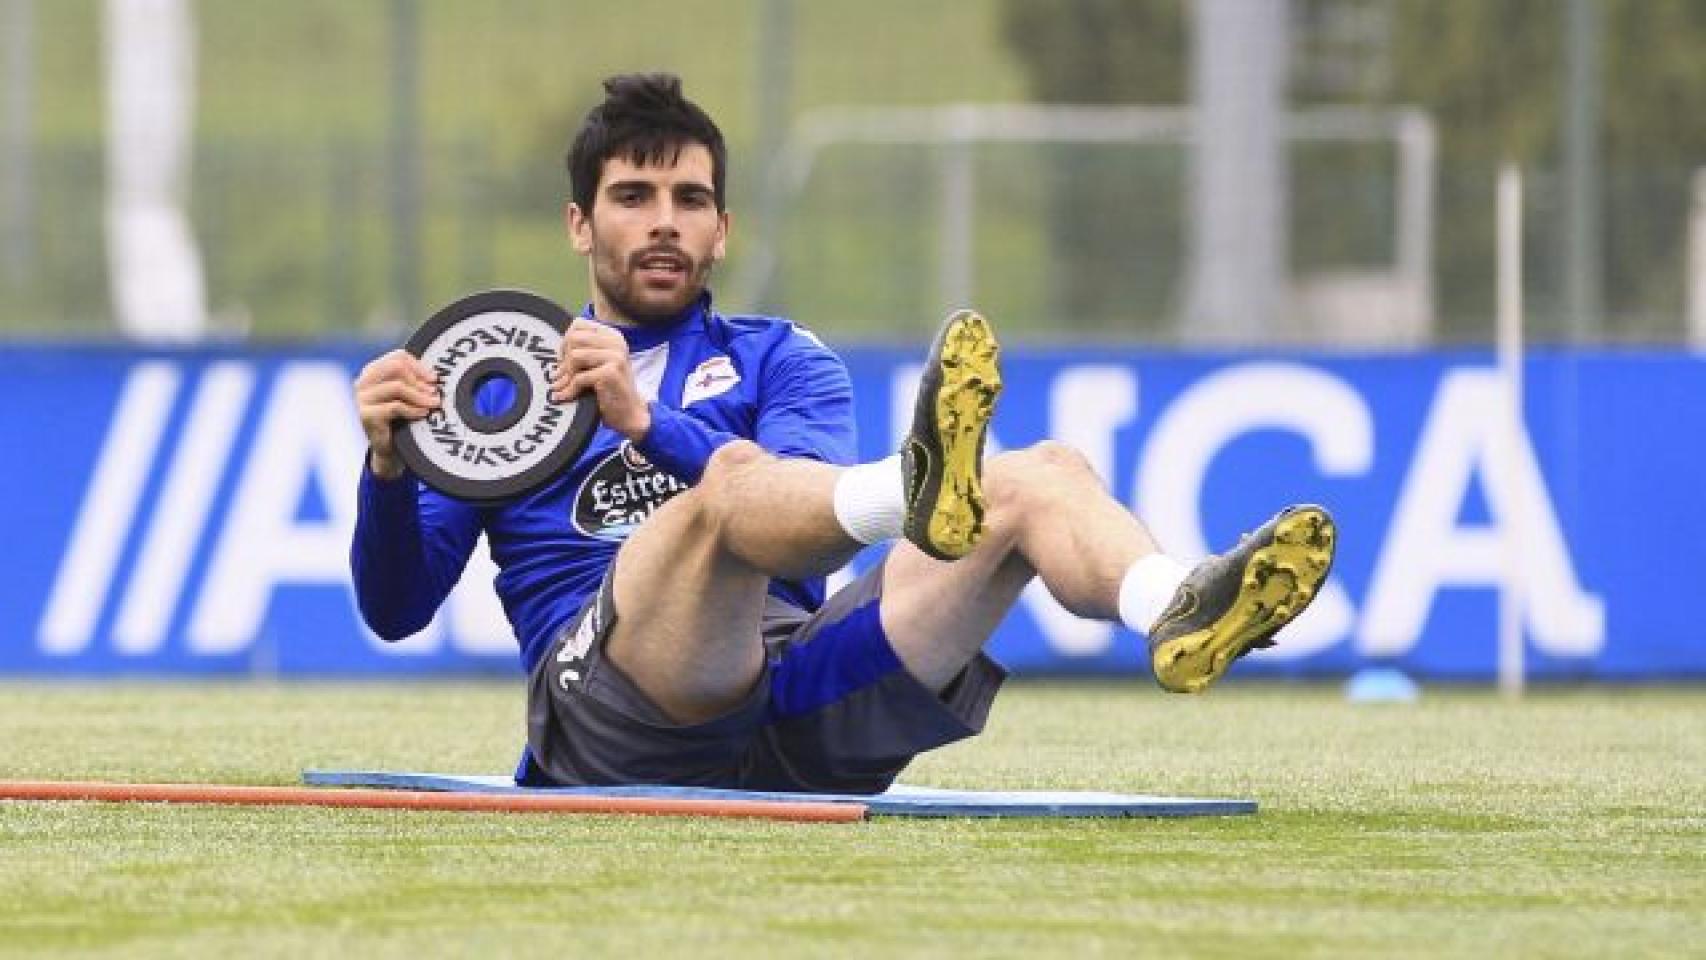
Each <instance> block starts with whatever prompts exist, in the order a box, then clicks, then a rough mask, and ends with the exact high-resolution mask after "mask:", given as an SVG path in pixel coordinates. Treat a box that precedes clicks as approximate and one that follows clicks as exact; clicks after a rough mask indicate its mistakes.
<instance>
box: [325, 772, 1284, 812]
mask: <svg viewBox="0 0 1706 960" xmlns="http://www.w3.org/2000/svg"><path fill="white" fill-rule="evenodd" d="M302 782H303V783H306V784H308V785H309V786H311V787H373V788H378V789H383V790H430V791H440V792H449V793H526V794H533V793H567V794H583V795H587V796H605V797H678V798H691V799H700V800H756V801H761V802H763V801H768V802H773V803H786V802H793V803H799V802H802V801H806V802H812V801H815V802H829V803H862V804H865V806H866V808H867V809H868V810H869V812H870V814H871V815H872V816H886V817H1223V816H1229V815H1233V814H1245V813H1255V812H1256V801H1254V800H1222V799H1208V798H1202V797H1151V796H1143V795H1139V794H1126V793H1097V792H1085V791H1072V790H942V789H938V788H936V787H911V786H906V785H904V784H898V783H897V784H895V785H894V786H892V787H890V788H889V789H888V790H887V791H885V792H883V793H879V794H877V795H876V796H868V797H865V796H849V795H847V794H838V793H765V792H762V791H750V790H716V789H712V788H710V787H657V786H635V787H518V786H516V784H515V781H514V780H512V779H511V778H509V777H507V776H477V775H476V776H468V775H457V774H446V773H396V772H390V771H385V770H305V771H303V773H302Z"/></svg>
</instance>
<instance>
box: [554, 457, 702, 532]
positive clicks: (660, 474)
mask: <svg viewBox="0 0 1706 960" xmlns="http://www.w3.org/2000/svg"><path fill="white" fill-rule="evenodd" d="M686 489H687V484H685V483H682V482H681V481H680V480H677V479H676V478H675V477H673V476H671V475H669V474H668V473H665V472H664V471H662V470H659V469H658V468H657V466H656V465H655V464H653V463H652V462H651V461H650V460H647V459H646V458H645V456H644V455H643V454H641V453H640V451H638V450H635V449H634V446H633V444H631V443H628V442H627V441H624V442H623V443H622V445H621V446H620V447H617V448H616V449H615V450H613V451H611V453H610V455H609V456H607V457H605V458H604V459H603V460H601V461H599V463H598V465H597V466H595V467H593V468H592V471H591V472H589V473H588V474H587V475H586V479H585V480H583V481H581V486H580V489H579V490H577V491H575V508H574V524H575V529H576V530H579V531H580V532H581V533H583V534H585V535H586V536H589V537H593V538H596V539H599V540H625V539H627V538H628V534H629V533H632V532H633V530H634V528H635V527H637V526H639V525H640V524H641V523H642V522H643V521H644V520H645V519H646V518H647V517H649V516H651V515H652V513H653V512H654V511H656V510H657V508H658V507H661V506H663V505H664V504H665V503H666V502H668V501H669V499H670V498H671V497H673V496H675V495H676V494H678V493H680V492H681V491H683V490H686Z"/></svg>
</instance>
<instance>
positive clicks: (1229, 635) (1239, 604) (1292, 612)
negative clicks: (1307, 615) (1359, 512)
mask: <svg viewBox="0 0 1706 960" xmlns="http://www.w3.org/2000/svg"><path fill="white" fill-rule="evenodd" d="M1336 539H1337V531H1336V529H1335V528H1334V526H1333V518H1332V517H1331V516H1329V515H1328V513H1327V511H1326V509H1324V508H1322V507H1317V506H1312V505H1311V506H1295V507H1288V508H1286V509H1285V510H1283V511H1281V512H1280V514H1279V516H1276V517H1274V518H1273V519H1272V520H1269V521H1268V522H1267V523H1265V524H1263V525H1262V526H1261V527H1260V528H1259V529H1257V530H1256V531H1255V532H1253V533H1251V534H1249V535H1247V536H1245V538H1244V539H1243V541H1241V542H1240V543H1239V544H1238V546H1236V547H1234V548H1232V549H1231V550H1229V551H1227V552H1226V553H1223V554H1221V555H1219V556H1214V557H1209V558H1208V559H1207V560H1204V561H1203V562H1202V563H1199V564H1197V565H1196V567H1195V568H1194V569H1192V570H1191V572H1190V573H1189V574H1188V575H1186V577H1185V582H1184V583H1183V584H1181V585H1180V586H1179V590H1178V592H1177V593H1175V594H1174V595H1173V602H1172V604H1171V605H1169V606H1168V608H1167V612H1165V613H1163V614H1162V615H1161V619H1159V620H1157V621H1156V622H1155V626H1154V627H1153V628H1151V629H1150V631H1149V662H1150V667H1151V668H1152V669H1153V670H1154V671H1155V680H1156V682H1157V683H1159V684H1161V686H1162V687H1163V688H1164V689H1167V690H1171V691H1173V692H1174V693H1200V692H1201V691H1203V690H1205V689H1207V688H1208V686H1209V684H1211V683H1213V682H1214V681H1216V680H1218V679H1220V676H1221V674H1224V673H1225V672H1226V668H1228V667H1230V666H1232V661H1234V660H1236V659H1238V658H1239V657H1242V656H1243V655H1244V654H1246V653H1249V652H1250V651H1251V650H1253V649H1256V648H1259V647H1271V646H1273V645H1274V641H1273V636H1274V634H1275V633H1277V632H1279V629H1280V628H1281V627H1283V626H1285V625H1286V624H1288V623H1290V622H1291V621H1292V620H1295V619H1296V618H1297V615H1298V614H1300V613H1302V612H1303V608H1305V607H1307V606H1309V601H1311V600H1313V599H1315V592H1316V591H1317V590H1319V589H1320V588H1321V583H1322V581H1324V580H1326V579H1327V571H1328V570H1329V569H1330V568H1331V567H1332V566H1333V545H1334V542H1335V540H1336Z"/></svg>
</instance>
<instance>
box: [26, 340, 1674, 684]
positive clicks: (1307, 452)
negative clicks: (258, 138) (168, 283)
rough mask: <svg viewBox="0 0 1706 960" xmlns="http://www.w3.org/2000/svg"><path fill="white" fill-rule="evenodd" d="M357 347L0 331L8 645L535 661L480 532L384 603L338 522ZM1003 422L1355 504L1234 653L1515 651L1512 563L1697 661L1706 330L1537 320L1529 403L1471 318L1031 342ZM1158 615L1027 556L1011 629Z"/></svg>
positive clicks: (1569, 639)
mask: <svg viewBox="0 0 1706 960" xmlns="http://www.w3.org/2000/svg"><path fill="white" fill-rule="evenodd" d="M371 353H372V351H371V350H370V349H368V348H365V347H347V348H345V347H325V348H316V349H305V350H296V351H290V352H263V351H256V350H247V349H244V350H237V349H230V350H223V349H197V350H189V351H166V352H159V351H143V350H137V349H128V348H116V347H115V348H101V347H75V348H73V347H45V346H41V347H28V346H7V347H0V361H3V363H4V369H5V370H6V371H7V374H8V375H7V376H6V377H5V378H4V379H3V380H0V398H3V402H4V405H5V409H6V410H7V411H8V415H7V416H6V418H5V421H4V426H3V427H0V438H3V439H4V443H3V445H0V450H3V452H4V456H5V468H4V470H0V495H3V496H0V503H3V504H5V508H6V509H7V510H8V511H9V516H8V518H7V522H6V523H5V529H6V531H7V538H6V544H5V548H4V551H3V552H0V611H4V614H5V615H4V616H3V617H0V674H6V675H14V676H47V675H67V676H112V675H224V674H263V675H289V676H329V675H334V676H371V675H415V676H422V675H434V674H469V673H496V674H513V673H514V672H515V671H516V669H517V666H516V665H517V656H516V649H515V643H514V641H513V639H512V638H511V637H510V635H509V633H508V628H507V625H506V624H505V623H504V621H503V617H502V612H501V610H500V609H499V607H498V605H497V602H496V600H495V598H494V597H493V596H492V594H491V590H490V581H491V575H492V573H493V572H494V571H493V569H492V567H491V564H490V561H489V559H487V558H486V557H485V556H484V553H483V551H482V552H481V553H480V554H479V555H477V556H476V558H475V560H474V562H473V563H472V564H471V566H470V568H469V570H468V571H467V573H466V574H465V575H464V577H463V582H462V585H461V586H460V587H459V588H458V590H457V591H456V593H455V594H453V595H452V598H451V599H450V601H449V602H447V604H446V606H445V608H444V609H443V610H442V611H441V613H440V616H439V618H438V620H437V621H435V622H434V623H433V625H431V626H430V627H428V628H427V629H426V630H424V631H422V632H421V633H420V634H418V635H416V636H414V637H412V638H410V639H409V640H407V641H405V642H403V643H399V644H385V643H383V642H381V641H379V640H377V639H376V638H374V637H373V636H372V635H371V634H369V633H368V632H367V631H366V629H365V628H364V627H363V626H362V625H361V622H360V619H359V617H358V616H357V614H356V612H355V606H354V602H353V597H352V595H351V592H350V587H349V574H348V566H347V559H346V558H347V551H348V544H349V532H350V529H351V527H352V525H353V523H354V515H355V490H356V485H355V479H356V476H357V472H358V470H359V466H360V462H361V457H362V455H363V452H364V441H363V439H362V436H361V431H360V428H359V425H358V424H357V422H356V417H355V413H354V407H353V400H352V399H351V395H350V386H349V385H350V381H351V378H352V376H353V374H354V372H355V371H356V370H357V369H358V368H359V367H360V365H361V364H362V363H363V362H365V360H366V359H368V357H369V356H370V355H371ZM845 356H846V357H847V360H848V363H849V366H850V367H851V369H852V371H853V374H854V381H855V385H856V389H857V392H858V395H859V408H858V416H859V421H860V422H859V427H860V433H861V439H862V444H863V450H864V453H865V454H866V455H868V456H870V457H872V458H875V457H878V456H881V455H884V454H886V453H887V452H888V451H889V450H891V449H892V448H893V445H894V442H895V439H896V437H897V436H898V435H899V434H900V432H901V431H902V430H903V429H904V424H905V419H906V417H907V416H908V413H909V410H910V398H911V393H912V385H913V383H914V382H915V380H916V377H917V368H916V366H915V365H914V363H915V361H916V359H917V356H918V354H917V351H915V350H913V349H906V350H898V349H895V350H891V349H877V348H861V349H853V350H849V351H847V352H846V353H845ZM1004 370H1005V376H1006V379H1007V383H1008V390H1007V393H1006V395H1005V397H1004V398H1003V401H1002V405H1001V409H1000V412H999V414H998V416H997V419H996V424H995V428H994V440H995V442H996V443H997V444H999V445H1001V446H1005V447H1009V448H1012V447H1020V446H1024V445H1028V444H1032V443H1036V442H1038V441H1040V440H1043V439H1046V438H1055V439H1059V440H1062V441H1065V442H1068V443H1071V444H1072V445H1074V446H1076V447H1078V448H1079V449H1080V450H1082V451H1083V452H1084V453H1085V455H1086V456H1087V457H1088V458H1089V460H1090V462H1091V463H1092V464H1093V465H1094V466H1095V467H1096V469H1097V470H1098V472H1100V473H1101V474H1102V476H1103V477H1104V478H1105V479H1106V480H1107V481H1108V484H1109V487H1110V489H1111V491H1112V492H1113V493H1114V495H1115V496H1117V497H1118V498H1119V499H1120V500H1122V501H1123V502H1125V503H1127V504H1129V505H1131V506H1132V507H1133V508H1134V509H1135V510H1136V511H1137V512H1138V513H1139V514H1140V515H1141V516H1142V517H1143V518H1144V519H1145V521H1146V522H1147V523H1148V524H1149V525H1150V527H1151V528H1152V530H1153V531H1154V532H1155V534H1156V535H1157V537H1158V538H1159V540H1160V541H1161V542H1162V544H1163V545H1165V546H1166V547H1167V548H1168V550H1169V551H1170V552H1173V553H1175V554H1178V555H1180V556H1181V557H1185V558H1194V557H1198V556H1201V555H1203V554H1204V553H1207V552H1210V551H1213V550H1219V549H1223V548H1225V547H1226V546H1228V545H1229V544H1231V543H1232V542H1234V541H1235V540H1236V539H1237V536H1238V534H1239V532H1240V531H1242V530H1244V529H1247V528H1250V527H1252V526H1254V525H1256V524H1258V523H1260V522H1261V521H1262V520H1264V519H1266V518H1267V517H1268V516H1269V515H1270V514H1271V513H1273V511H1274V510H1276V509H1277V508H1278V507H1280V506H1282V505H1284V504H1286V503H1288V502H1292V501H1297V500H1309V501H1315V502H1319V503H1323V504H1325V505H1327V506H1328V507H1329V508H1331V509H1332V511H1333V512H1334V513H1335V515H1336V516H1337V518H1338V521H1339V526H1340V533H1341V541H1340V553H1339V558H1338V562H1337V564H1336V566H1335V568H1334V572H1333V576H1332V578H1331V580H1330V581H1329V584H1328V586H1327V587H1326V589H1325V590H1324V592H1323V593H1322V595H1321V596H1320V598H1319V599H1318V600H1317V602H1316V604H1315V606H1314V607H1313V608H1311V610H1310V612H1309V613H1308V614H1307V615H1306V616H1305V617H1304V618H1303V619H1301V620H1300V621H1299V622H1298V623H1297V624H1296V625H1294V627H1293V628H1292V629H1291V630H1289V631H1288V633H1287V635H1286V642H1285V643H1284V644H1282V645H1281V646H1280V647H1279V648H1277V649H1275V650H1273V651H1266V652H1263V653H1260V654H1257V655H1255V656H1253V657H1252V658H1251V659H1250V661H1249V663H1248V666H1244V665H1241V666H1240V674H1241V675H1263V674H1265V675H1269V676H1336V675H1341V674H1344V673H1347V672H1350V671H1352V670H1355V669H1357V668H1358V667H1361V666H1364V665H1368V664H1371V663H1378V664H1386V665H1394V666H1399V667H1402V668H1404V669H1407V670H1410V671H1412V672H1413V673H1415V674H1417V675H1420V676H1423V677H1429V678H1442V679H1486V678H1490V677H1491V676H1492V675H1493V672H1494V667H1495V661H1496V651H1495V647H1496V644H1495V632H1496V630H1495V625H1496V621H1497V616H1496V611H1497V606H1498V601H1499V596H1500V591H1501V590H1503V589H1505V588H1506V587H1507V586H1515V587H1518V588H1519V592H1520V594H1521V595H1522V596H1523V597H1525V598H1526V603H1525V607H1524V615H1523V625H1524V633H1525V636H1526V640H1527V645H1528V663H1529V669H1530V675H1531V676H1536V677H1543V678H1554V679H1570V678H1583V679H1596V680H1607V679H1609V680H1652V679H1665V678H1696V679H1698V678H1703V677H1706V626H1703V625H1702V620H1701V618H1700V617H1699V616H1698V615H1697V614H1695V613H1694V611H1693V610H1692V602H1693V600H1694V598H1695V597H1696V596H1698V595H1697V594H1696V593H1695V588H1696V586H1697V583H1696V580H1697V579H1698V577H1699V567H1700V565H1699V563H1698V559H1699V558H1700V557H1701V556H1702V555H1703V553H1706V549H1703V546H1702V545H1706V509H1703V508H1702V505H1701V498H1700V490H1701V487H1702V485H1703V484H1702V477H1706V443H1703V442H1702V440H1701V435H1700V432H1699V428H1698V426H1697V425H1698V424H1700V423H1702V422H1706V358H1703V357H1701V356H1696V355H1691V354H1686V353H1680V352H1658V351H1644V352H1643V351H1591V352H1584V351H1572V352H1541V353H1538V354H1535V355H1533V356H1531V357H1530V358H1529V360H1528V361H1527V365H1526V370H1525V373H1524V377H1525V381H1526V382H1525V396H1526V404H1525V406H1526V409H1525V414H1526V430H1525V431H1519V430H1517V429H1515V428H1514V426H1513V425H1512V424H1511V423H1510V421H1509V419H1508V418H1506V417H1505V416H1503V414H1502V413H1501V411H1502V410H1503V409H1504V408H1503V407H1502V406H1501V403H1502V399H1501V398H1502V396H1503V395H1504V394H1503V391H1504V386H1503V382H1502V380H1501V378H1500V376H1499V374H1498V372H1497V371H1496V369H1495V368H1494V367H1493V364H1492V360H1491V357H1490V356H1488V355H1486V354H1485V353H1481V352H1431V353H1416V354H1394V355H1340V354H1331V353H1284V354H1281V353H1272V354H1269V353H1264V354H1245V353H1223V354H1200V353H1185V354H1181V353H1162V352H1153V351H1144V350H1139V349H1123V348H1106V349H1093V350H1092V349H1044V348H1031V349H1012V350H1009V351H1008V353H1007V355H1006V358H1005V367H1004ZM1140 648H1141V643H1140V641H1139V639H1138V638H1136V637H1134V636H1133V635H1131V634H1130V633H1128V632H1126V631H1124V630H1120V629H1115V628H1113V627H1110V626H1108V625H1105V624H1098V623H1087V622H1084V621H1080V620H1077V619H1076V618H1073V617H1071V616H1070V615H1068V614H1066V613H1065V612H1064V611H1062V610H1061V609H1060V608H1059V607H1058V606H1056V605H1055V604H1054V603H1053V601H1052V600H1051V599H1050V598H1049V597H1048V595H1047V593H1046V591H1044V590H1043V589H1042V588H1041V587H1040V586H1034V587H1033V588H1032V589H1031V590H1030V591H1029V592H1027V593H1026V595H1025V596H1024V597H1023V599H1022V600H1021V602H1020V604H1019V606H1018V607H1017V609H1015V610H1014V612H1013V614H1012V615H1011V616H1010V617H1009V618H1008V620H1007V622H1006V623H1005V624H1004V625H1003V627H1002V629H1001V631H1000V632H999V634H998V636H997V638H996V640H995V641H994V644H993V647H992V651H993V653H994V654H995V656H996V657H997V658H998V659H1000V660H1001V661H1003V662H1004V663H1006V664H1008V665H1009V666H1010V667H1012V668H1013V669H1014V670H1015V671H1017V672H1019V673H1021V674H1054V675H1059V674H1085V675H1090V674H1140V673H1142V672H1143V670H1144V665H1143V664H1144V661H1143V658H1142V657H1141V655H1140Z"/></svg>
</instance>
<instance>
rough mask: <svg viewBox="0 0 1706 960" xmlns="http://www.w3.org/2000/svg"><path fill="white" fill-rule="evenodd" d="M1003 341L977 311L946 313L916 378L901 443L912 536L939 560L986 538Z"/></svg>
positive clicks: (961, 553)
mask: <svg viewBox="0 0 1706 960" xmlns="http://www.w3.org/2000/svg"><path fill="white" fill-rule="evenodd" d="M1000 355H1001V346H1000V344H998V343H996V341H995V331H994V330H993V329H992V328H991V327H990V325H989V321H987V320H985V319H984V318H983V317H982V316H979V315H978V314H977V313H975V312H973V311H971V310H961V311H958V312H956V313H954V314H953V315H952V316H950V317H948V319H947V321H946V322H945V323H943V324H942V329H941V332H939V333H938V334H937V335H936V341H935V343H933V344H932V345H931V347H930V359H929V360H928V361H927V362H926V363H925V365H924V374H923V376H922V377H920V379H919V382H918V401H917V404H916V406H914V408H913V414H912V430H911V432H910V433H908V434H907V437H906V445H905V446H904V447H902V448H901V469H902V473H903V476H904V477H905V489H906V526H905V532H906V538H907V539H908V540H910V541H912V542H913V543H914V544H916V545H917V546H918V548H919V549H920V550H923V551H924V552H925V553H927V554H929V555H930V556H932V557H935V558H936V559H938V560H957V559H959V558H960V557H963V556H965V555H966V554H968V553H970V552H971V550H972V548H973V547H975V546H976V545H977V542H978V540H979V539H980V538H982V536H983V515H984V499H983V443H984V438H985V436H986V435H987V433H988V427H989V420H990V418H991V417H993V416H994V415H995V400H996V398H997V397H999V396H1000V395H1001V368H1000V365H999V360H1000Z"/></svg>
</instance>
